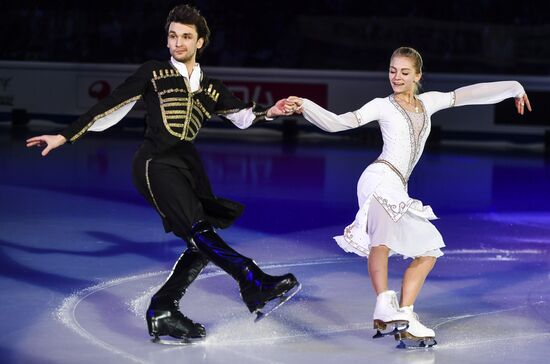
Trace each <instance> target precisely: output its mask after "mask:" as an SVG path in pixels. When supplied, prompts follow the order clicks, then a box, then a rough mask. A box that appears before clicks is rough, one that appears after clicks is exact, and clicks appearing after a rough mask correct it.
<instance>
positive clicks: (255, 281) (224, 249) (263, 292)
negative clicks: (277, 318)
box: [193, 221, 301, 321]
mask: <svg viewBox="0 0 550 364" xmlns="http://www.w3.org/2000/svg"><path fill="white" fill-rule="evenodd" d="M193 242H194V243H195V244H196V246H197V248H198V249H199V250H200V251H201V253H203V254H204V255H206V256H207V257H208V259H210V260H211V261H212V262H213V263H214V264H216V265H217V266H218V267H220V268H221V269H223V270H224V271H226V272H227V273H228V274H229V275H231V276H232V277H233V278H234V279H235V280H236V281H237V282H239V288H240V292H241V297H242V299H243V301H244V303H245V304H246V307H248V310H249V311H250V312H251V313H256V314H257V317H256V321H258V320H260V319H262V318H264V317H265V316H267V315H268V314H269V313H271V312H273V311H274V310H275V309H277V308H278V307H280V306H281V305H282V304H284V303H285V302H286V301H288V300H289V299H290V298H292V297H293V296H294V295H295V294H296V293H298V291H299V290H300V288H301V285H300V284H299V283H298V280H297V279H296V277H294V275H293V274H290V273H288V274H285V275H283V276H271V275H269V274H266V273H264V272H263V271H262V270H261V269H260V268H259V267H258V266H257V265H256V263H254V261H253V260H252V259H250V258H247V257H244V256H242V255H241V254H239V253H238V252H236V251H235V250H233V249H232V248H231V247H230V246H228V245H227V244H226V243H225V242H224V241H223V239H222V238H221V237H220V236H219V235H218V234H216V232H215V231H214V228H213V227H212V226H211V225H210V224H209V223H208V222H206V221H199V222H198V223H196V224H195V225H194V226H193ZM268 303H269V304H268ZM266 304H268V307H266Z"/></svg>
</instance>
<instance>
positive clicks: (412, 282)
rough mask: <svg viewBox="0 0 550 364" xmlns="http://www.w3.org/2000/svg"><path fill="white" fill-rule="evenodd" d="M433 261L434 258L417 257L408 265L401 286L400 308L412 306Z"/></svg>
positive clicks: (433, 263)
mask: <svg viewBox="0 0 550 364" xmlns="http://www.w3.org/2000/svg"><path fill="white" fill-rule="evenodd" d="M435 261H436V258H435V257H418V258H415V259H414V260H413V261H412V263H411V264H410V265H409V267H408V268H407V270H406V271H405V274H404V275H403V283H402V285H401V307H404V306H412V305H413V304H414V301H416V297H418V294H419V293H420V290H421V289H422V286H423V285H424V281H425V280H426V277H427V276H428V274H429V273H430V271H431V270H432V268H433V267H434V265H435Z"/></svg>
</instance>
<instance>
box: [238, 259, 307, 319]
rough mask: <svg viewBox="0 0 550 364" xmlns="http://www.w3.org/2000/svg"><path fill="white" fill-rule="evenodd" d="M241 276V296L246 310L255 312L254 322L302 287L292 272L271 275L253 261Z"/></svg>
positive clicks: (283, 302) (280, 304) (284, 301)
mask: <svg viewBox="0 0 550 364" xmlns="http://www.w3.org/2000/svg"><path fill="white" fill-rule="evenodd" d="M243 276H244V277H245V278H244V279H243V280H241V281H239V287H240V291H241V297H242V299H243V301H244V303H245V304H246V307H248V310H249V311H250V312H251V313H255V314H256V318H255V319H254V322H258V321H260V320H262V319H263V318H265V317H267V316H268V315H269V314H271V313H272V312H273V311H275V310H276V309H278V308H279V307H281V306H282V305H283V304H285V303H286V302H287V301H288V300H290V299H291V298H292V297H294V296H295V295H296V294H297V293H298V291H300V289H301V288H302V285H301V284H300V283H299V282H298V280H297V279H296V277H294V275H293V274H290V273H289V274H285V275H283V276H271V275H269V274H266V273H264V272H263V271H262V270H261V269H260V268H259V267H258V266H257V265H256V264H255V263H254V262H252V263H251V264H250V265H249V266H247V267H246V268H245V272H244V274H243Z"/></svg>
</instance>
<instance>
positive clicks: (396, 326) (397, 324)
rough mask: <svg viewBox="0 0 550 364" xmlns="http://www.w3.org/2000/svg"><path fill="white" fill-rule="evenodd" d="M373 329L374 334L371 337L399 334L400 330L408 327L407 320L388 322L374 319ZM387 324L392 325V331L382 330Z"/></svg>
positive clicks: (402, 330) (405, 329) (403, 330)
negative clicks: (374, 330)
mask: <svg viewBox="0 0 550 364" xmlns="http://www.w3.org/2000/svg"><path fill="white" fill-rule="evenodd" d="M373 326H374V329H376V334H374V336H373V337H372V338H373V339H379V338H381V337H384V336H396V335H399V334H401V333H402V332H405V331H407V329H408V328H409V321H401V320H397V321H390V322H384V321H380V320H374V325H373ZM388 326H393V330H392V331H382V330H386V328H387V327H388Z"/></svg>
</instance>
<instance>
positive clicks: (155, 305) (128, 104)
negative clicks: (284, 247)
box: [61, 61, 298, 339]
mask: <svg viewBox="0 0 550 364" xmlns="http://www.w3.org/2000/svg"><path fill="white" fill-rule="evenodd" d="M196 71H197V72H200V69H199V70H196ZM196 71H193V72H196ZM200 76H201V79H200V87H199V89H198V90H196V91H192V89H191V86H190V83H189V80H188V79H187V78H186V77H183V76H182V75H181V74H180V73H179V72H178V70H177V69H176V68H175V67H174V66H173V63H172V62H158V61H150V62H147V63H145V64H143V65H142V66H141V67H139V69H138V70H137V71H136V72H135V73H134V74H132V75H131V76H130V77H129V78H128V79H127V80H126V81H125V82H124V83H123V84H122V85H120V86H119V87H117V88H116V89H115V90H114V91H113V92H112V93H111V94H110V95H109V96H108V97H106V98H105V99H103V100H101V101H100V102H99V103H97V104H96V105H95V106H93V107H92V108H91V109H90V110H89V111H88V112H87V113H85V114H84V115H82V116H81V117H80V118H79V119H78V120H77V121H75V122H74V123H72V124H71V125H69V126H68V127H67V128H66V129H65V130H63V131H62V132H61V135H63V136H64V137H65V138H67V140H68V141H69V142H71V143H72V142H74V141H76V140H77V139H78V138H79V137H81V136H82V135H83V134H84V133H86V131H88V130H91V131H101V130H104V129H106V128H108V127H109V126H112V125H114V124H115V123H117V122H118V121H120V119H122V118H123V117H124V115H126V113H128V111H129V110H130V109H131V108H132V107H133V105H134V104H135V103H136V102H137V101H138V99H140V98H142V99H143V101H144V103H145V106H146V111H147V118H146V131H145V140H144V141H143V143H142V144H141V146H140V147H139V149H138V151H137V152H136V154H135V156H134V162H133V181H134V184H135V186H136V187H137V189H138V191H139V192H140V193H141V194H142V195H143V196H144V197H145V198H146V199H147V201H149V203H151V205H152V206H154V207H155V209H156V210H157V212H158V213H159V214H160V216H161V217H162V221H163V223H164V227H165V230H166V231H167V232H170V231H172V232H174V233H175V234H176V235H177V236H179V237H181V238H182V239H184V240H185V241H186V242H187V245H188V248H187V250H186V251H185V252H184V253H183V254H182V255H181V257H180V258H179V260H178V261H177V263H176V265H175V266H174V269H173V270H172V272H171V274H170V276H169V277H168V280H167V281H166V282H165V283H164V285H163V286H162V287H161V289H160V290H159V291H158V292H157V293H156V294H155V295H154V296H153V297H152V299H151V304H150V306H149V309H148V310H147V323H148V327H149V333H150V334H151V335H152V336H155V337H158V336H161V335H170V336H173V337H176V338H183V339H195V338H202V337H204V336H205V329H204V327H203V326H202V325H200V324H198V323H194V322H192V321H191V320H190V319H188V318H187V317H185V316H184V315H183V314H181V312H179V300H180V299H181V297H182V296H183V294H184V293H185V290H186V289H187V287H188V286H189V285H190V284H191V283H192V282H193V280H194V279H195V278H196V277H197V276H198V275H199V273H200V272H201V271H202V270H203V268H204V267H205V266H206V265H207V264H208V262H210V261H212V262H213V263H214V264H216V265H217V266H219V267H220V268H221V269H223V270H224V271H226V272H227V273H228V274H230V275H231V276H232V277H233V278H235V280H237V282H238V283H239V286H240V291H241V296H242V298H243V301H244V302H245V304H246V305H247V307H248V309H249V310H250V312H256V311H258V310H259V309H261V308H262V307H263V306H264V305H265V303H266V302H268V301H270V300H273V299H274V298H276V297H278V296H281V295H284V294H286V293H287V292H288V291H290V290H291V289H292V288H294V287H296V286H298V282H297V280H296V278H295V277H294V276H293V275H292V274H287V275H284V276H278V277H273V276H269V275H267V274H265V273H263V272H262V271H261V270H260V268H259V267H258V266H257V265H256V264H255V263H254V262H253V261H252V259H250V258H247V257H244V256H242V255H241V254H239V253H238V252H236V251H235V250H233V249H232V248H231V247H229V246H228V245H227V244H226V243H225V242H224V241H223V240H222V239H221V238H220V236H219V235H218V234H217V233H216V232H215V230H214V228H225V227H227V226H229V225H231V224H232V223H233V222H234V221H235V219H236V218H238V217H239V216H240V214H241V213H242V210H243V206H242V205H241V204H239V203H237V202H234V201H230V200H227V199H223V198H219V197H216V196H215V195H214V194H213V192H212V189H211V187H210V182H209V179H208V176H207V175H206V173H205V170H204V168H203V165H202V162H201V160H200V158H199V155H198V152H197V150H196V149H195V146H194V145H193V143H192V141H193V140H194V139H195V138H196V136H197V134H198V132H199V130H200V128H201V127H202V125H203V123H204V122H205V121H206V120H207V119H209V118H210V117H212V116H213V115H221V116H225V115H229V114H234V113H237V112H239V111H241V110H244V109H248V108H252V109H251V110H252V112H253V114H254V116H255V119H254V121H253V122H256V121H259V120H262V119H265V117H266V115H267V108H265V107H262V106H260V105H256V104H253V103H252V104H250V105H247V104H245V103H244V102H243V101H241V100H240V99H238V98H236V97H235V96H234V95H233V94H232V93H231V92H230V91H229V90H228V89H227V88H226V87H225V86H224V85H223V84H222V83H221V82H220V81H219V80H215V79H210V78H208V77H206V76H204V74H202V73H201V74H200Z"/></svg>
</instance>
